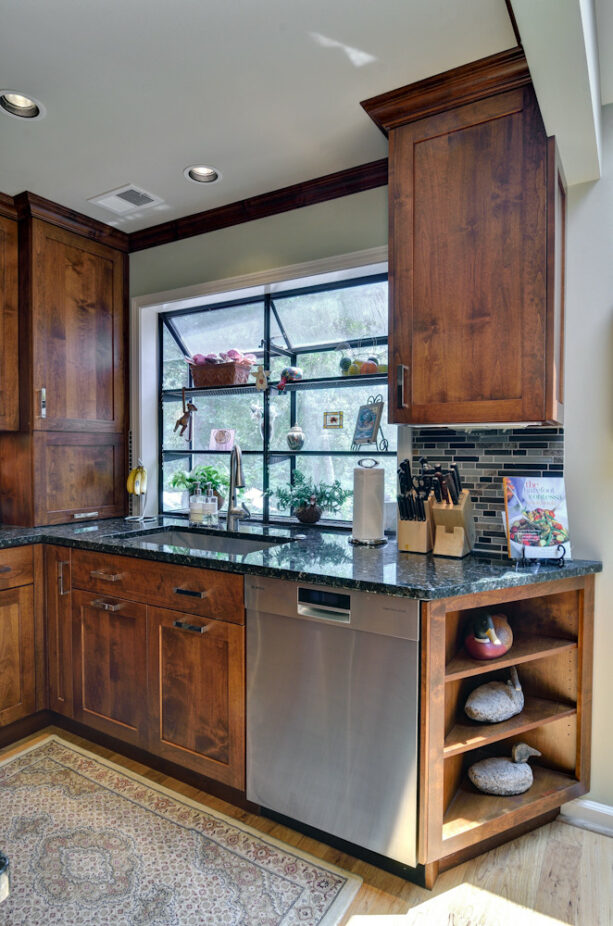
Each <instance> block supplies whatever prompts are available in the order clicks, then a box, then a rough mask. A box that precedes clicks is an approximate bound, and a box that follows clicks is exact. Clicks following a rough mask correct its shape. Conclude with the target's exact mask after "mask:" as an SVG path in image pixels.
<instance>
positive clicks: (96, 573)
mask: <svg viewBox="0 0 613 926" xmlns="http://www.w3.org/2000/svg"><path fill="white" fill-rule="evenodd" d="M90 576H91V578H92V579H104V581H105V582H120V581H121V579H123V574H122V573H121V572H113V573H109V572H101V570H100V569H92V571H91V572H90Z"/></svg>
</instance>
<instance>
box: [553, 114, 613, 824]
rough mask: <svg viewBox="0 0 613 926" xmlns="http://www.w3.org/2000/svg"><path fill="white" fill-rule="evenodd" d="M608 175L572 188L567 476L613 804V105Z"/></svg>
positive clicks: (598, 795) (597, 741) (601, 766)
mask: <svg viewBox="0 0 613 926" xmlns="http://www.w3.org/2000/svg"><path fill="white" fill-rule="evenodd" d="M603 117H604V118H603V123H604V124H603V136H604V137H603V164H602V177H601V179H600V180H598V181H597V182H595V183H585V184H581V185H579V186H575V187H572V188H571V189H570V190H569V193H568V234H567V256H568V258H567V276H566V282H567V290H566V293H567V295H566V305H567V319H566V410H565V422H564V426H565V478H566V491H567V496H568V503H569V518H570V529H571V541H572V548H573V557H575V558H580V557H584V558H592V559H600V560H602V562H603V569H604V571H603V573H602V574H601V575H599V576H597V578H596V628H595V657H594V723H593V736H592V790H591V793H590V798H591V799H592V800H594V801H599V802H601V803H603V804H608V805H610V806H613V721H612V719H611V717H612V714H613V662H612V657H613V613H612V610H613V609H612V602H613V372H612V371H613V105H611V106H607V107H605V109H604V110H603Z"/></svg>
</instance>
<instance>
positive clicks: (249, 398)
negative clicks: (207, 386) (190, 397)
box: [194, 392, 264, 453]
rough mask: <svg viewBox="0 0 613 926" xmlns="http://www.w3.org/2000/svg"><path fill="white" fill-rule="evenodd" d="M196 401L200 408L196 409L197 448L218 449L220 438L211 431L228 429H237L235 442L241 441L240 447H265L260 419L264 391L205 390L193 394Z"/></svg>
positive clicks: (195, 431)
mask: <svg viewBox="0 0 613 926" xmlns="http://www.w3.org/2000/svg"><path fill="white" fill-rule="evenodd" d="M194 404H195V405H196V407H197V409H198V411H197V412H194V449H195V450H209V449H217V448H218V446H219V442H218V441H216V440H215V437H214V436H213V435H212V434H211V431H212V430H216V431H220V430H222V431H223V430H228V429H231V430H233V431H234V443H235V444H239V446H240V448H241V450H261V449H262V432H261V430H260V420H261V416H262V408H263V404H264V400H263V398H262V395H261V394H259V393H246V394H245V393H243V394H240V393H239V394H238V395H219V394H216V393H215V392H206V393H200V395H196V396H194ZM217 437H223V435H217ZM211 445H212V446H211ZM228 453H229V451H228Z"/></svg>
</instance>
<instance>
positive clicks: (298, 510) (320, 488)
mask: <svg viewBox="0 0 613 926" xmlns="http://www.w3.org/2000/svg"><path fill="white" fill-rule="evenodd" d="M274 494H275V495H276V497H277V505H278V507H279V509H280V510H281V511H283V509H284V508H289V509H290V510H291V512H292V514H295V515H296V517H297V518H298V520H299V521H302V522H303V524H315V523H316V522H317V521H319V519H320V518H321V515H322V512H323V511H338V510H339V508H340V507H341V505H342V504H343V502H344V501H346V499H348V498H349V497H350V496H351V495H353V493H352V491H351V490H350V489H343V487H342V486H341V484H340V482H339V481H338V479H335V480H334V482H333V483H331V484H330V483H326V482H313V480H312V479H307V478H306V476H305V475H304V474H303V473H301V472H300V470H296V471H295V473H294V481H293V484H292V485H289V486H287V487H285V486H281V487H280V488H278V489H276V491H275V493H274Z"/></svg>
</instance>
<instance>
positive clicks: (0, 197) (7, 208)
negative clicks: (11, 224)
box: [0, 193, 17, 219]
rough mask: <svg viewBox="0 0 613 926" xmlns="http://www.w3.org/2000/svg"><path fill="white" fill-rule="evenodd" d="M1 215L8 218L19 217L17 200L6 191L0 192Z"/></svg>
mask: <svg viewBox="0 0 613 926" xmlns="http://www.w3.org/2000/svg"><path fill="white" fill-rule="evenodd" d="M0 215H3V216H4V217H5V218H7V219H16V218H17V209H16V208H15V201H14V199H13V197H12V196H7V195H6V193H0Z"/></svg>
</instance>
